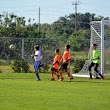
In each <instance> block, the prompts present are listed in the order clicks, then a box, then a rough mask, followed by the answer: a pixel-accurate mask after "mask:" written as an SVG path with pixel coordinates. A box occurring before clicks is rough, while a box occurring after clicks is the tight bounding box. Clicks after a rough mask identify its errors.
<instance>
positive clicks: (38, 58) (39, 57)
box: [34, 50, 42, 61]
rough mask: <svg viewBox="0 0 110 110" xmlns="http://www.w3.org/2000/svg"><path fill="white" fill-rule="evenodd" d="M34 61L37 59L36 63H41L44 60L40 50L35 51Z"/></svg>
mask: <svg viewBox="0 0 110 110" xmlns="http://www.w3.org/2000/svg"><path fill="white" fill-rule="evenodd" d="M34 59H35V61H40V60H41V59H42V53H41V51H40V50H38V51H35V56H34Z"/></svg>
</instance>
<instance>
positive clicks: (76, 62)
mask: <svg viewBox="0 0 110 110" xmlns="http://www.w3.org/2000/svg"><path fill="white" fill-rule="evenodd" d="M84 63H85V59H75V60H74V63H73V73H78V72H79V71H80V70H81V69H82V67H83V66H84Z"/></svg>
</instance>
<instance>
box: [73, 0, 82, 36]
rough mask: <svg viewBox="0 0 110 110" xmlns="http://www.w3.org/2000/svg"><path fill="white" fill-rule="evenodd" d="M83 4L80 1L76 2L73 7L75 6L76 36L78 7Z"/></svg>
mask: <svg viewBox="0 0 110 110" xmlns="http://www.w3.org/2000/svg"><path fill="white" fill-rule="evenodd" d="M79 4H81V2H80V1H76V2H75V3H72V5H74V6H75V34H76V36H77V6H78V5H79Z"/></svg>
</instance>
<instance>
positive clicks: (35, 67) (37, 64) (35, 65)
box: [34, 61, 42, 71]
mask: <svg viewBox="0 0 110 110" xmlns="http://www.w3.org/2000/svg"><path fill="white" fill-rule="evenodd" d="M40 67H42V64H41V62H40V61H36V62H35V63H34V70H35V71H36V70H38V69H39V68H40Z"/></svg>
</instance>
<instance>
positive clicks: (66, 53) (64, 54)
mask: <svg viewBox="0 0 110 110" xmlns="http://www.w3.org/2000/svg"><path fill="white" fill-rule="evenodd" d="M70 57H71V56H70V51H64V53H63V57H62V62H63V63H64V62H65V61H66V60H67V59H69V60H68V62H67V63H68V64H69V63H70Z"/></svg>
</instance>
